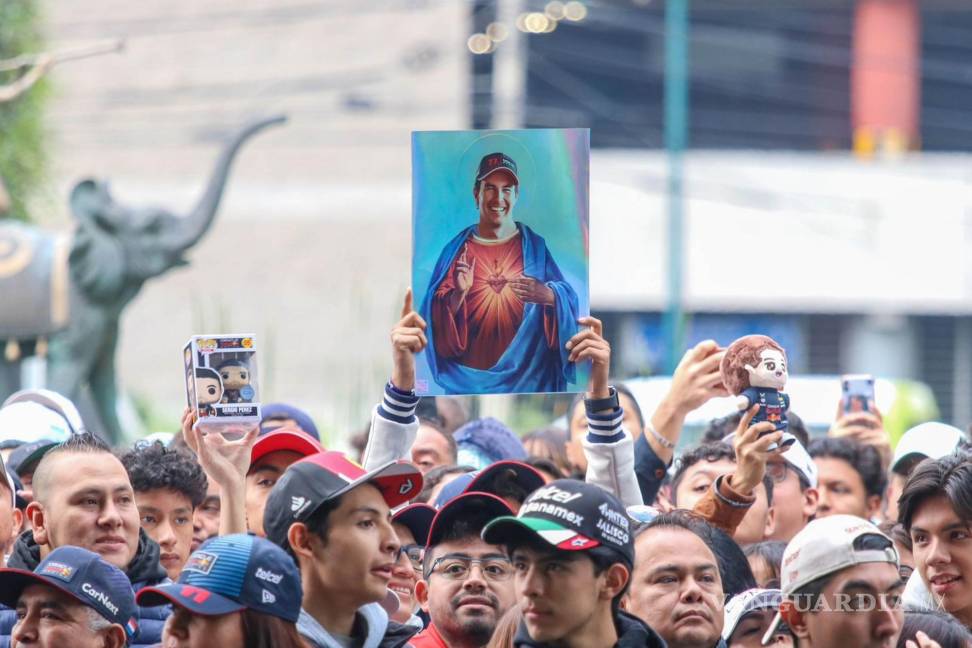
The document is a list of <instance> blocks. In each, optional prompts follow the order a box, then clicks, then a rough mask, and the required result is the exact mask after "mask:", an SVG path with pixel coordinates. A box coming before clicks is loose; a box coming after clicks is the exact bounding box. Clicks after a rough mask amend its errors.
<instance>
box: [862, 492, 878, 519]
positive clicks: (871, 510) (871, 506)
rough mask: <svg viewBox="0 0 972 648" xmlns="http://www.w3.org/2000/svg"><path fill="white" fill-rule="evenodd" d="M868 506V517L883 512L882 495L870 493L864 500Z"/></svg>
mask: <svg viewBox="0 0 972 648" xmlns="http://www.w3.org/2000/svg"><path fill="white" fill-rule="evenodd" d="M864 503H865V505H866V506H867V517H868V519H871V518H873V517H875V516H877V514H878V513H880V512H881V496H880V495H868V496H867V499H865V500H864Z"/></svg>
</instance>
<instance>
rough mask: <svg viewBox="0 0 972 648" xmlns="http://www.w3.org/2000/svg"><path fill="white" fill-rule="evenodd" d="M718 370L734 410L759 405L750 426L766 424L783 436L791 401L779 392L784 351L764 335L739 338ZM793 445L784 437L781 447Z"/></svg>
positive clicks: (784, 360)
mask: <svg viewBox="0 0 972 648" xmlns="http://www.w3.org/2000/svg"><path fill="white" fill-rule="evenodd" d="M719 370H720V373H721V374H722V382H723V384H725V386H726V389H727V390H728V391H729V393H730V394H733V395H734V396H736V397H737V398H736V406H737V407H738V408H739V409H740V410H743V411H745V410H748V409H749V408H750V407H752V406H753V405H755V404H757V403H758V404H759V411H758V412H757V413H756V416H754V417H753V420H752V425H756V424H757V423H762V422H763V421H768V422H770V423H772V424H773V425H775V426H776V429H777V430H779V431H782V432H786V425H787V421H786V412H787V410H789V409H790V397H789V396H788V395H787V394H784V393H783V391H782V389H783V388H784V387H785V386H786V377H787V373H786V351H784V350H783V347H781V346H780V345H779V344H777V342H776V341H775V340H774V339H773V338H770V337H767V336H765V335H747V336H745V337H741V338H739V339H738V340H736V341H735V342H733V343H732V344H730V345H729V348H728V349H727V350H726V355H725V356H723V358H722V365H721V366H720V368H719ZM766 434H769V432H767V433H766ZM793 441H794V439H793V438H792V437H790V438H786V437H785V438H784V439H783V441H782V445H783V446H784V447H786V446H789V445H792V444H793Z"/></svg>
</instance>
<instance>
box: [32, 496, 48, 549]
mask: <svg viewBox="0 0 972 648" xmlns="http://www.w3.org/2000/svg"><path fill="white" fill-rule="evenodd" d="M27 517H28V518H29V519H30V525H31V526H32V527H33V528H34V542H36V543H37V544H39V545H41V546H43V545H46V544H47V542H48V534H47V514H46V512H45V511H44V506H43V505H42V504H41V503H40V502H36V501H35V502H31V503H30V504H28V505H27Z"/></svg>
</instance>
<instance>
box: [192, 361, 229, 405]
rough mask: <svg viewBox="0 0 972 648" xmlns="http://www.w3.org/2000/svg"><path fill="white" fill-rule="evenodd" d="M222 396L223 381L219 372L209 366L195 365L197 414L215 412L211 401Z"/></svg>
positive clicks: (215, 401)
mask: <svg viewBox="0 0 972 648" xmlns="http://www.w3.org/2000/svg"><path fill="white" fill-rule="evenodd" d="M222 397H223V381H222V379H220V377H219V372H218V371H216V370H215V369H210V368H209V367H196V411H197V412H199V416H200V417H202V416H211V415H213V414H215V413H216V408H214V407H213V403H218V402H219V400H220V399H221V398H222Z"/></svg>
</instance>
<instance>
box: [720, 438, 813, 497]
mask: <svg viewBox="0 0 972 648" xmlns="http://www.w3.org/2000/svg"><path fill="white" fill-rule="evenodd" d="M735 438H736V433H735V432H733V433H731V434H727V435H726V436H724V437H722V440H723V441H724V442H725V443H728V444H729V445H733V443H732V442H733V440H734V439H735ZM781 443H782V445H783V447H785V448H786V450H784V451H783V452H782V453H781V454H780V456H781V457H783V458H784V459H786V462H787V463H788V464H790V465H791V466H793V468H795V469H796V470H797V471H798V472H799V473H800V474H801V475H803V477H804V478H805V479H806V480H807V483H808V484H810V488H816V487H817V464H816V463H814V461H813V457H811V456H810V453H809V452H807V449H806V448H805V447H803V444H802V443H800V440H799V439H798V438H796V437H795V436H793V435H792V434H790V433H789V432H784V433H783V439H782V440H781Z"/></svg>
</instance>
